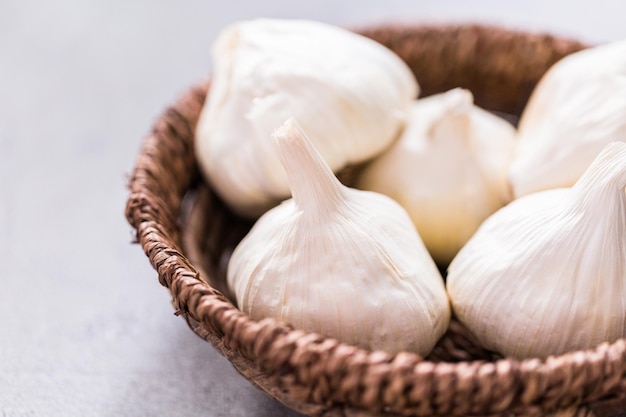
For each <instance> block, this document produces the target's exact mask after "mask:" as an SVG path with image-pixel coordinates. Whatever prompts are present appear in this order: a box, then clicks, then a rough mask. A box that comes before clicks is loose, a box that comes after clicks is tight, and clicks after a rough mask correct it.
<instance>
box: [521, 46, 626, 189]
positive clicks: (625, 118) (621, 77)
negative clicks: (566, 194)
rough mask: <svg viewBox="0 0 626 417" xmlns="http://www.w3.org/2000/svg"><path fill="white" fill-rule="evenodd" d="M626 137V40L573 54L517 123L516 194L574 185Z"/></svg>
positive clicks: (554, 69) (548, 75) (539, 90)
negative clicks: (607, 149)
mask: <svg viewBox="0 0 626 417" xmlns="http://www.w3.org/2000/svg"><path fill="white" fill-rule="evenodd" d="M623 138H626V40H623V41H619V42H613V43H609V44H606V45H602V46H597V47H594V48H590V49H587V50H583V51H580V52H577V53H574V54H572V55H570V56H567V57H565V58H563V59H562V60H561V61H559V62H557V63H556V64H555V65H554V66H553V67H552V68H550V70H549V71H548V72H547V73H546V74H545V75H544V77H543V78H542V79H541V81H540V82H539V84H538V85H537V87H536V88H535V90H534V91H533V94H532V96H531V98H530V100H529V102H528V104H527V106H526V108H525V109H524V112H523V114H522V118H521V119H520V123H519V127H518V142H517V145H516V151H515V157H514V160H513V162H512V164H511V167H510V174H509V175H510V181H511V183H512V186H513V190H514V194H515V197H516V198H517V197H520V196H522V195H526V194H530V193H532V192H535V191H541V190H546V189H550V188H557V187H571V186H572V185H573V184H574V183H575V182H576V180H578V178H579V177H580V176H581V175H582V173H583V172H584V171H585V169H587V167H589V165H590V164H591V162H592V161H593V158H594V157H595V156H596V155H597V154H598V153H599V152H600V151H601V150H602V149H603V148H604V146H606V145H607V144H608V143H609V142H613V141H623V140H624V139H623Z"/></svg>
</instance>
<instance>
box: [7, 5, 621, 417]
mask: <svg viewBox="0 0 626 417" xmlns="http://www.w3.org/2000/svg"><path fill="white" fill-rule="evenodd" d="M570 3H571V2H568V1H565V0H559V1H554V2H547V1H538V0H529V1H523V2H519V1H515V2H514V1H503V2H493V1H487V0H479V1H472V2H461V1H455V0H439V1H438V2H432V1H423V0H415V1H411V0H387V1H385V2H374V1H369V2H363V1H357V0H350V1H343V2H338V1H330V0H318V1H315V2H286V1H279V0H271V1H266V2H254V1H242V0H231V1H229V2H219V3H217V2H211V1H204V2H197V1H195V2H194V1H181V2H174V1H165V0H151V1H148V0H131V1H123V0H109V1H106V2H105V1H100V2H98V1H95V0H57V1H44V0H30V1H18V0H0V265H1V268H0V283H1V285H0V416H1V417H14V416H20V417H21V416H52V417H54V416H63V417H71V416H133V417H134V416H258V417H260V416H295V415H297V414H296V413H294V412H292V411H290V410H288V409H286V408H285V407H283V406H282V405H280V404H278V403H277V402H275V401H274V400H272V399H269V398H267V397H266V396H265V395H264V394H262V393H261V392H259V391H257V390H256V389H255V388H253V387H252V386H251V385H250V384H249V383H248V382H247V381H246V380H245V379H243V378H242V377H240V376H239V375H238V374H237V373H236V372H235V371H234V370H233V368H232V367H231V366H230V364H229V363H228V362H227V361H226V360H225V359H223V358H222V357H221V356H220V355H219V354H218V353H217V352H216V351H214V350H213V349H212V348H211V347H210V345H208V344H207V343H206V342H204V341H202V340H200V339H199V338H198V337H196V336H195V335H194V334H193V333H192V332H191V331H190V330H189V329H188V328H187V326H186V324H185V323H184V322H183V321H182V320H181V319H179V318H176V317H175V316H174V315H173V309H172V307H171V305H170V297H169V294H168V292H167V291H166V290H165V289H164V288H163V287H161V286H160V285H159V284H158V282H157V280H156V274H155V272H154V271H153V270H152V269H151V267H150V266H149V263H148V261H147V258H145V256H144V255H143V253H142V251H141V250H140V248H139V247H138V246H132V245H131V244H130V241H131V233H130V227H129V226H128V225H127V224H126V222H125V219H124V216H123V209H124V204H125V199H126V197H127V193H126V189H125V181H126V176H127V174H128V173H129V172H130V170H131V169H132V166H133V162H134V159H135V156H136V154H137V152H138V150H139V146H140V143H141V139H142V137H143V136H144V134H145V133H146V132H147V131H148V130H149V128H150V126H151V123H152V121H153V120H154V119H155V117H156V116H157V115H158V114H159V112H160V111H161V110H162V109H163V108H164V107H165V106H166V105H167V104H168V103H169V102H170V101H171V100H172V99H174V98H175V97H177V96H178V94H179V93H180V92H182V91H183V90H184V89H185V88H186V87H187V86H189V85H190V84H192V83H193V82H195V81H196V80H198V79H200V78H202V77H204V76H205V75H206V74H208V72H209V71H210V65H211V63H210V58H209V46H210V43H211V42H212V40H213V39H214V38H215V36H216V34H217V33H218V31H219V30H220V29H221V28H223V27H224V26H225V25H227V24H228V23H230V22H233V21H236V20H240V19H246V18H253V17H258V16H266V17H302V18H311V19H317V20H322V21H326V22H331V23H336V24H340V25H361V24H369V23H377V22H383V21H404V22H421V21H426V22H441V21H443V22H449V21H462V22H486V23H498V24H502V25H506V26H510V27H516V28H523V29H533V30H545V31H551V32H553V33H559V34H566V35H570V36H573V37H577V38H579V39H583V40H586V41H590V42H604V41H608V40H613V39H621V38H626V24H625V23H624V18H623V16H624V15H625V13H624V12H625V11H626V6H625V3H624V2H622V1H608V0H595V1H593V2H584V3H576V4H570Z"/></svg>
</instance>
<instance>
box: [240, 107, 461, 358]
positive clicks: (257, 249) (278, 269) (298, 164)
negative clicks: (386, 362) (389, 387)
mask: <svg viewBox="0 0 626 417" xmlns="http://www.w3.org/2000/svg"><path fill="white" fill-rule="evenodd" d="M274 142H275V149H277V151H278V152H277V153H278V156H279V159H280V161H281V163H282V164H283V166H284V168H285V171H286V173H287V177H288V180H289V186H290V188H291V192H292V195H293V198H291V199H289V200H286V201H284V202H283V203H282V204H280V205H279V206H277V207H274V208H273V209H271V210H269V211H268V212H267V213H265V214H264V215H263V216H262V217H261V218H260V219H259V220H258V221H257V222H256V223H255V225H254V227H253V228H252V230H251V231H250V232H249V234H248V235H247V236H246V237H245V238H244V239H243V240H242V241H241V243H240V244H239V245H238V246H237V248H236V249H235V251H234V253H233V256H232V258H231V260H230V263H229V266H228V284H229V286H230V288H231V289H232V290H233V292H234V293H235V295H236V298H237V303H238V305H239V308H240V309H241V310H242V311H244V312H245V313H247V314H249V315H250V316H251V317H253V318H255V319H262V318H266V317H273V318H276V319H280V320H284V321H286V322H289V323H291V324H292V325H293V326H295V327H296V328H299V329H302V330H306V331H310V332H318V333H321V334H323V335H325V336H327V337H332V338H336V339H338V340H340V341H342V342H346V343H350V344H354V345H356V346H360V347H362V348H365V349H371V350H375V349H384V350H386V351H388V352H391V353H395V352H399V351H403V350H407V351H412V352H416V353H419V354H421V355H427V354H428V353H429V352H430V350H431V349H432V348H433V346H434V345H435V343H436V342H437V340H438V339H439V338H440V337H441V336H442V335H443V333H444V332H445V331H446V329H447V327H448V323H449V320H450V307H449V302H448V298H447V295H446V292H445V287H444V284H443V279H442V277H441V275H440V274H439V271H438V270H437V268H436V266H435V263H434V262H433V260H432V258H430V256H429V255H428V253H427V251H426V248H425V247H424V244H423V243H422V241H421V239H420V238H419V235H418V234H417V232H416V231H415V228H414V227H413V225H412V223H411V220H410V219H409V217H408V216H407V214H406V212H405V211H404V209H402V207H400V206H399V205H398V204H397V203H395V202H394V201H393V200H391V199H390V198H388V197H386V196H383V195H380V194H377V193H372V192H366V191H360V190H355V189H351V188H347V187H345V186H344V185H342V184H341V183H340V182H339V181H338V180H337V178H336V177H335V176H334V174H333V173H332V171H331V170H330V168H329V167H328V165H327V164H326V162H325V161H324V159H323V158H322V156H321V155H320V154H319V153H318V152H317V151H316V149H315V147H314V145H313V144H312V143H311V141H310V140H309V139H308V138H307V135H306V134H305V133H304V130H303V129H302V127H300V126H299V125H298V124H297V123H296V122H295V120H293V119H290V120H288V121H287V122H286V123H285V124H284V125H282V126H281V127H280V128H279V129H277V130H276V132H275V133H274Z"/></svg>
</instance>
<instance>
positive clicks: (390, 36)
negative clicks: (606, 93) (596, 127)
mask: <svg viewBox="0 0 626 417" xmlns="http://www.w3.org/2000/svg"><path fill="white" fill-rule="evenodd" d="M359 32H360V33H362V34H364V35H366V36H369V37H371V38H373V39H375V40H377V41H379V42H380V43H382V44H384V45H386V46H387V47H389V48H391V49H392V50H394V51H395V52H396V53H397V54H398V55H399V56H400V57H401V58H402V59H404V60H405V61H406V62H407V64H408V65H409V66H410V67H411V68H412V69H413V71H414V72H415V74H416V76H417V79H418V80H419V83H420V85H421V87H422V91H423V95H429V94H433V93H437V92H443V91H446V90H448V89H450V88H453V87H457V86H461V87H465V88H468V89H470V90H471V91H472V92H473V93H474V95H475V101H476V103H477V104H478V105H480V106H482V107H484V108H487V109H489V110H492V111H494V112H498V113H501V114H505V115H507V117H510V118H511V119H512V120H513V121H515V120H516V118H517V117H518V116H519V113H520V112H521V110H522V108H523V106H524V105H525V103H526V101H527V99H528V96H529V94H530V92H531V90H532V88H533V87H534V86H535V84H536V83H537V81H538V80H539V78H540V77H541V75H542V74H543V73H544V72H545V71H546V69H547V68H548V67H549V66H550V65H552V64H553V63H554V62H555V61H557V60H558V59H560V58H561V57H563V56H564V55H566V54H568V53H571V52H574V51H577V50H580V49H582V48H584V45H583V44H581V43H579V42H575V41H571V40H566V39H560V38H557V37H553V36H549V35H539V34H529V33H524V32H514V31H509V30H505V29H501V28H495V27H485V26H474V25H460V26H392V25H389V26H380V27H376V28H373V29H366V30H360V31H359ZM208 88H209V82H208V81H207V82H204V83H201V84H199V85H197V86H195V87H193V88H191V89H190V90H189V92H187V93H186V94H185V95H183V96H182V98H181V99H180V100H179V101H178V102H176V103H175V104H174V105H172V106H171V107H170V108H168V109H167V110H166V111H165V112H164V114H163V115H162V116H161V117H160V118H159V119H158V120H157V122H156V124H155V126H154V129H153V131H152V133H151V134H150V135H148V137H147V138H146V139H145V142H144V144H143V147H142V149H141V152H140V154H139V156H138V159H137V162H136V166H135V169H134V173H133V175H132V178H131V180H130V197H129V200H128V203H127V207H126V216H127V219H128V221H129V222H130V224H131V225H132V226H133V227H134V228H135V229H136V232H137V241H138V242H139V243H140V244H141V246H142V247H143V249H144V251H145V253H146V255H147V256H148V258H149V259H150V262H151V263H152V266H153V267H154V268H155V269H156V271H157V272H158V276H159V282H160V283H161V284H162V285H164V286H165V287H167V288H168V289H169V290H170V292H171V294H172V296H173V303H174V308H175V310H176V314H178V315H181V316H182V317H184V318H185V319H186V321H187V323H188V324H189V326H190V327H191V329H193V331H194V332H195V333H197V334H198V335H199V336H200V337H202V338H204V339H205V340H207V341H209V342H210V343H211V344H212V345H213V346H214V347H215V348H216V349H217V350H218V351H219V352H221V353H222V354H223V355H224V356H225V357H226V358H228V360H230V361H231V363H232V364H233V365H234V366H235V368H236V369H237V370H238V371H239V372H240V373H241V374H243V375H244V376H245V377H246V378H248V379H249V380H250V382H251V383H253V384H254V385H256V386H257V387H259V388H260V389H262V390H263V391H265V392H266V393H268V394H269V395H271V396H272V397H274V398H276V399H278V400H279V401H281V402H283V403H284V404H286V405H287V406H289V407H291V408H293V409H295V410H297V411H299V412H301V413H304V414H309V415H319V416H378V415H380V416H449V415H457V416H466V415H472V416H541V415H548V414H551V413H556V414H555V415H558V416H598V417H602V416H618V415H625V416H626V413H624V412H623V411H624V410H626V340H619V341H617V342H615V343H613V344H602V345H600V346H598V347H597V348H595V349H593V350H589V351H580V352H572V353H569V354H566V355H562V356H558V357H551V358H548V359H546V360H538V359H531V360H525V361H516V360H510V359H506V358H499V357H498V356H497V355H495V354H493V353H491V352H488V351H485V350H484V349H482V348H481V347H480V346H479V345H478V344H477V343H475V342H474V340H473V338H472V336H471V335H470V334H469V333H468V332H467V331H466V330H465V329H464V328H463V327H462V326H461V325H460V324H459V323H458V322H456V321H453V322H452V324H451V326H450V329H449V330H448V332H447V333H446V335H445V336H444V337H443V338H442V340H441V341H440V342H439V343H438V345H437V346H436V348H435V349H434V351H433V352H432V354H431V355H430V356H429V357H428V358H426V359H424V358H421V357H419V356H418V355H415V354H411V353H400V354H397V355H389V354H387V353H384V352H368V351H364V350H361V349H358V348H356V347H353V346H350V345H345V344H342V343H338V342H337V341H335V340H332V339H325V338H323V337H321V336H319V335H316V334H308V333H305V332H302V331H299V330H297V329H293V328H292V327H290V326H289V325H287V324H285V323H281V322H277V321H274V320H262V321H254V320H252V319H251V318H249V317H248V316H246V315H245V314H243V313H242V312H241V311H239V310H238V309H237V308H236V307H235V306H234V305H233V304H232V302H231V301H230V300H231V299H232V298H231V297H230V295H229V293H228V291H227V288H226V287H225V271H226V265H227V261H228V257H229V255H230V253H231V252H232V249H233V248H234V246H235V245H236V244H237V242H238V241H239V240H240V239H241V238H242V237H243V236H244V234H245V233H246V232H247V231H248V230H249V228H250V226H251V222H250V221H246V220H243V219H241V218H238V217H237V216H236V215H234V214H233V213H232V212H231V211H229V210H228V208H226V207H225V206H224V205H223V204H222V202H221V201H220V200H219V199H218V198H217V197H216V196H215V194H214V193H213V192H212V191H211V190H210V189H209V188H208V187H207V186H206V184H205V183H204V182H203V181H202V180H201V177H200V175H199V171H198V168H197V166H196V161H195V157H194V147H193V142H194V141H193V135H194V128H195V125H196V123H197V120H198V115H199V113H200V110H201V107H202V105H203V103H204V99H205V96H206V93H207V91H208ZM343 180H344V181H346V182H349V181H350V180H349V175H344V177H343ZM620 413H622V414H620Z"/></svg>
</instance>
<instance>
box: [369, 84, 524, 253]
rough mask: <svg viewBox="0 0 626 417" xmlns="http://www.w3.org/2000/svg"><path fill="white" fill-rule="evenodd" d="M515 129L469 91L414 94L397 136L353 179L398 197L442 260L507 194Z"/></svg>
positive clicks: (455, 249) (427, 245)
mask: <svg viewBox="0 0 626 417" xmlns="http://www.w3.org/2000/svg"><path fill="white" fill-rule="evenodd" d="M514 136H515V130H514V128H513V126H512V125H511V124H510V123H508V122H507V121H505V120H504V119H501V118H500V117H498V116H495V115H493V114H491V113H488V112H486V111H485V110H482V109H480V108H479V107H477V106H475V105H474V104H473V96H472V93H471V92H470V91H468V90H464V89H461V88H457V89H453V90H450V91H448V92H446V93H443V94H438V95H434V96H431V97H427V98H424V99H420V100H417V101H416V102H415V103H414V104H413V107H412V110H411V114H410V118H409V121H408V122H407V126H406V128H405V130H404V132H403V134H402V135H401V137H400V138H399V139H398V141H396V142H395V143H394V144H393V145H392V146H391V147H390V149H388V150H387V151H386V152H385V153H383V154H382V155H380V156H379V157H377V158H376V159H375V160H374V161H373V162H372V163H371V164H369V165H368V166H367V167H366V168H365V170H364V172H363V173H362V175H361V176H360V178H359V180H358V182H357V186H358V188H361V189H367V190H372V191H376V192H380V193H383V194H386V195H388V196H390V197H392V198H393V199H395V200H396V201H398V202H399V203H400V204H401V205H402V206H403V207H404V208H405V209H406V210H407V211H408V213H409V215H410V216H411V219H412V221H413V223H414V224H415V226H416V227H417V230H418V232H419V234H420V236H421V237H422V239H423V241H424V243H425V244H426V247H427V248H428V250H429V252H430V253H431V255H432V256H433V258H434V259H435V260H436V261H437V262H438V263H440V264H443V265H446V264H448V263H449V262H450V261H451V260H452V258H453V257H454V255H456V253H457V252H458V251H459V250H460V249H461V247H463V245H464V244H465V242H467V240H468V239H469V238H470V237H471V236H472V235H473V234H474V232H475V231H476V229H478V226H479V225H480V224H481V223H482V221H483V220H484V219H486V218H487V217H488V216H489V215H490V214H492V213H493V212H495V211H496V210H498V209H499V208H500V207H502V206H503V205H505V204H506V203H508V202H509V201H510V199H511V191H510V186H509V183H508V178H507V171H508V164H509V162H510V159H511V157H512V152H513V146H514Z"/></svg>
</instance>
